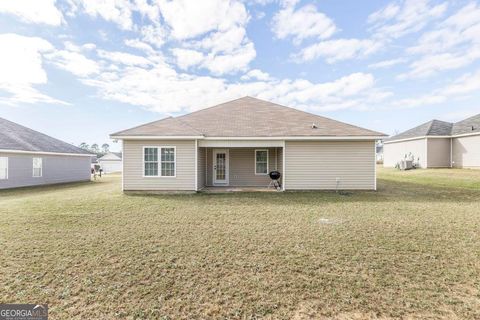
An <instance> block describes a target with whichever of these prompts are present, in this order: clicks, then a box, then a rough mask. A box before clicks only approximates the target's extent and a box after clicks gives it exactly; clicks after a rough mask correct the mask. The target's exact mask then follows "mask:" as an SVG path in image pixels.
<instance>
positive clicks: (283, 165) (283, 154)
mask: <svg viewBox="0 0 480 320" xmlns="http://www.w3.org/2000/svg"><path fill="white" fill-rule="evenodd" d="M282 176H283V178H282V190H283V191H285V140H283V149H282Z"/></svg>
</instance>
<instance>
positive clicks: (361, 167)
mask: <svg viewBox="0 0 480 320" xmlns="http://www.w3.org/2000/svg"><path fill="white" fill-rule="evenodd" d="M285 148H286V149H285V164H286V167H285V188H286V190H319V189H326V190H333V189H336V185H337V181H336V180H337V178H338V179H339V181H340V183H339V189H343V190H349V189H352V190H353V189H368V190H373V189H375V143H374V142H373V141H328V142H327V141H295V142H294V141H287V142H286V146H285Z"/></svg>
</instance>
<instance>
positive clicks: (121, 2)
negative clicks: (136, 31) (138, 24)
mask: <svg viewBox="0 0 480 320" xmlns="http://www.w3.org/2000/svg"><path fill="white" fill-rule="evenodd" d="M69 3H70V6H71V11H70V13H69V15H75V14H76V13H77V12H78V11H80V10H81V11H83V12H85V13H86V14H88V15H89V16H91V17H94V18H96V17H101V18H103V19H104V20H106V21H110V22H113V23H116V24H117V25H118V26H119V27H120V28H122V29H124V30H130V29H131V28H132V26H133V22H132V8H133V5H132V4H131V3H130V2H129V1H128V0H94V1H91V0H69Z"/></svg>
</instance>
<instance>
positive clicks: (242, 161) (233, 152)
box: [206, 148, 282, 187]
mask: <svg viewBox="0 0 480 320" xmlns="http://www.w3.org/2000/svg"><path fill="white" fill-rule="evenodd" d="M206 149H207V185H208V186H212V185H213V183H212V180H213V150H215V148H206ZM219 149H225V148H219ZM265 149H267V150H268V171H269V172H270V171H272V170H274V169H275V164H276V165H277V166H276V168H277V170H278V171H279V172H280V173H281V172H282V148H227V150H228V151H229V184H228V185H229V186H232V187H235V186H239V187H240V186H259V187H260V186H268V185H269V183H270V181H271V180H270V177H269V176H268V175H255V150H265ZM275 150H276V152H275ZM275 158H276V159H277V161H276V162H275Z"/></svg>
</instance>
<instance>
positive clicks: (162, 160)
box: [143, 147, 176, 177]
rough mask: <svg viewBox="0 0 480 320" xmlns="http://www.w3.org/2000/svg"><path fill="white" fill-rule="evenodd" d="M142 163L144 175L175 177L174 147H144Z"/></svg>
mask: <svg viewBox="0 0 480 320" xmlns="http://www.w3.org/2000/svg"><path fill="white" fill-rule="evenodd" d="M143 157H144V158H143V163H144V176H145V177H158V176H160V177H175V176H176V152H175V147H144V149H143Z"/></svg>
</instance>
